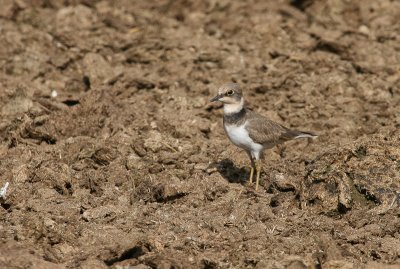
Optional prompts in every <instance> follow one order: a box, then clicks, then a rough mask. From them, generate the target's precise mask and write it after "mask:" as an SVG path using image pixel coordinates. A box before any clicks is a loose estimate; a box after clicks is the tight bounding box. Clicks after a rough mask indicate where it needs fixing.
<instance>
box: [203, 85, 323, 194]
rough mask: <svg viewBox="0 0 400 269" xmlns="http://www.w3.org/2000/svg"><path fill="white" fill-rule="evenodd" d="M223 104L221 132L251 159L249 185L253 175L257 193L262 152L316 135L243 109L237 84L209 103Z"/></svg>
mask: <svg viewBox="0 0 400 269" xmlns="http://www.w3.org/2000/svg"><path fill="white" fill-rule="evenodd" d="M210 101H211V102H215V101H221V102H222V103H223V104H224V129H225V132H226V134H227V135H228V137H229V139H230V140H231V142H232V143H233V144H235V145H236V146H238V147H239V148H242V149H244V150H245V151H246V152H247V154H248V155H249V157H250V161H251V170H250V178H249V182H250V184H252V183H253V175H254V170H255V171H256V190H258V185H259V180H260V172H261V159H262V155H263V151H264V150H265V149H270V148H273V147H274V146H276V145H278V144H281V143H283V142H285V141H288V140H292V139H297V138H315V137H317V135H315V134H312V133H309V132H302V131H296V130H291V129H289V128H286V127H284V126H282V125H280V124H278V123H276V122H273V121H271V120H270V119H267V118H266V117H264V116H262V115H260V114H258V113H256V112H253V111H251V110H249V109H247V108H246V106H245V104H244V98H243V94H242V90H241V88H240V86H239V84H236V83H227V84H224V85H222V86H221V87H220V88H219V89H218V95H217V96H215V97H214V98H212V99H211V100H210Z"/></svg>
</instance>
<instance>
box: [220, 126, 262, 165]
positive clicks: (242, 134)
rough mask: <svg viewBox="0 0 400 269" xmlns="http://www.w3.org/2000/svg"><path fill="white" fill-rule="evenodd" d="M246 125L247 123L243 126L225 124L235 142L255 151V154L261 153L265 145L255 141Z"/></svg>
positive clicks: (241, 146) (226, 130)
mask: <svg viewBox="0 0 400 269" xmlns="http://www.w3.org/2000/svg"><path fill="white" fill-rule="evenodd" d="M245 127H246V125H245V124H243V125H241V126H237V125H228V124H225V125H224V128H225V132H226V134H227V135H228V137H229V139H230V140H231V141H232V143H233V144H235V145H236V146H238V147H240V148H243V149H245V150H248V151H251V152H253V153H255V155H259V154H260V152H261V151H262V149H263V146H262V145H261V144H257V143H254V142H253V140H252V139H251V138H250V136H249V132H248V131H247V130H246V128H245ZM257 157H258V156H257Z"/></svg>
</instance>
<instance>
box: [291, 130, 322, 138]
mask: <svg viewBox="0 0 400 269" xmlns="http://www.w3.org/2000/svg"><path fill="white" fill-rule="evenodd" d="M317 137H318V135H316V134H313V133H310V132H301V131H298V134H297V135H296V136H295V137H294V139H297V138H317Z"/></svg>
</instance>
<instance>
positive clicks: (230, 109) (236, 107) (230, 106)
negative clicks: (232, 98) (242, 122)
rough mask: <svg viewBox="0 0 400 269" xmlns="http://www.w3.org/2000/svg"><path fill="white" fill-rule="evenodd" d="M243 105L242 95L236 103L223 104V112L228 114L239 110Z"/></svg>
mask: <svg viewBox="0 0 400 269" xmlns="http://www.w3.org/2000/svg"><path fill="white" fill-rule="evenodd" d="M243 106H244V99H243V97H242V98H241V99H240V102H239V103H236V104H224V114H225V115H230V114H235V113H238V112H240V111H241V110H242V109H243Z"/></svg>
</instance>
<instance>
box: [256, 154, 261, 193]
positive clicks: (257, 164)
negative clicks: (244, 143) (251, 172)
mask: <svg viewBox="0 0 400 269" xmlns="http://www.w3.org/2000/svg"><path fill="white" fill-rule="evenodd" d="M256 171H257V177H256V191H257V190H258V185H259V181H260V173H261V159H259V160H256Z"/></svg>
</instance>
